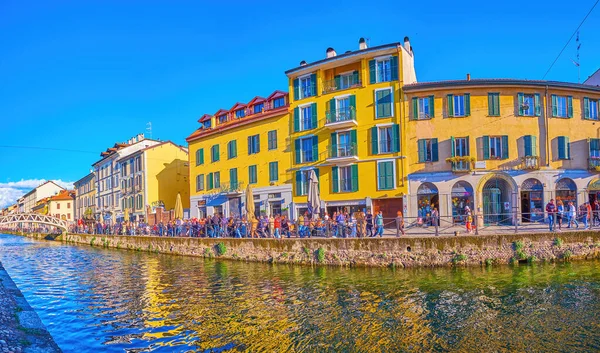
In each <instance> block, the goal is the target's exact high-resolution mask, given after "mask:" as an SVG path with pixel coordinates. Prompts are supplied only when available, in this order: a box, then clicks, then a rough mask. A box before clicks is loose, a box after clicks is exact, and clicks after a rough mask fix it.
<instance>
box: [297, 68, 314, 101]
mask: <svg viewBox="0 0 600 353" xmlns="http://www.w3.org/2000/svg"><path fill="white" fill-rule="evenodd" d="M311 75H312V72H311V73H310V74H306V75H302V76H298V99H304V98H308V97H312V96H310V95H306V96H305V95H304V94H303V93H304V92H303V90H302V81H305V80H307V81H308V90H310V86H311V85H312V82H310V78H311ZM315 84H316V83H315Z"/></svg>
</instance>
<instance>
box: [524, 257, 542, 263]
mask: <svg viewBox="0 0 600 353" xmlns="http://www.w3.org/2000/svg"><path fill="white" fill-rule="evenodd" d="M538 261H539V260H538V258H537V257H535V255H531V256H529V257H528V258H527V262H528V263H530V264H532V263H534V262H538Z"/></svg>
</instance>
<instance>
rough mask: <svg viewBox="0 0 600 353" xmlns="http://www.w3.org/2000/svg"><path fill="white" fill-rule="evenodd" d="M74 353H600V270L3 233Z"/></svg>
mask: <svg viewBox="0 0 600 353" xmlns="http://www.w3.org/2000/svg"><path fill="white" fill-rule="evenodd" d="M0 261H2V263H3V265H4V267H5V268H6V270H7V271H8V273H9V274H10V275H11V277H12V279H13V280H14V282H15V283H16V284H17V286H18V287H19V288H20V289H21V291H22V292H23V294H24V295H25V297H26V298H27V300H28V301H29V303H30V304H31V306H32V307H33V308H34V309H35V310H36V311H37V313H38V314H39V316H40V317H41V319H42V321H43V322H44V324H46V326H47V327H48V330H49V331H50V333H51V334H52V335H53V337H54V339H55V340H56V343H57V344H58V345H59V346H60V347H61V348H62V349H63V350H64V351H65V352H146V351H148V352H150V351H151V352H188V351H200V352H227V351H236V352H237V351H246V352H431V351H434V352H435V351H437V352H446V351H461V352H471V351H478V352H503V351H504V352H509V351H510V352H512V351H534V352H535V351H540V352H556V351H562V352H590V351H599V350H600V272H599V270H600V263H599V262H591V261H590V262H579V263H573V264H548V265H541V264H540V265H534V266H516V267H509V266H499V267H494V268H493V269H486V268H469V269H449V268H448V269H421V270H395V271H394V270H390V269H343V268H311V267H300V266H286V265H268V264H255V263H243V262H227V261H213V260H204V259H201V258H190V257H180V256H169V255H160V254H149V253H140V252H133V251H124V250H121V251H119V250H106V249H100V248H92V247H89V246H74V245H64V244H61V243H58V242H49V241H35V240H32V239H28V238H23V237H17V236H12V235H0Z"/></svg>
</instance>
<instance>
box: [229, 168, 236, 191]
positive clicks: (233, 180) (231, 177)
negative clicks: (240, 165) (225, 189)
mask: <svg viewBox="0 0 600 353" xmlns="http://www.w3.org/2000/svg"><path fill="white" fill-rule="evenodd" d="M229 184H230V185H231V187H235V185H237V169H236V168H231V169H229Z"/></svg>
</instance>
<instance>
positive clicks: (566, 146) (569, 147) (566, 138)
mask: <svg viewBox="0 0 600 353" xmlns="http://www.w3.org/2000/svg"><path fill="white" fill-rule="evenodd" d="M565 150H566V152H567V159H571V143H570V142H569V136H565Z"/></svg>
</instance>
